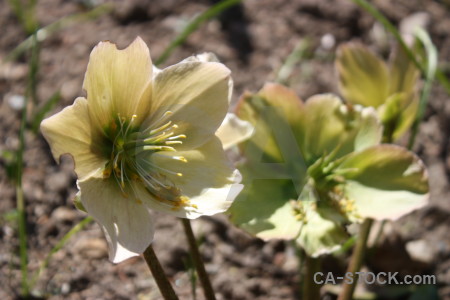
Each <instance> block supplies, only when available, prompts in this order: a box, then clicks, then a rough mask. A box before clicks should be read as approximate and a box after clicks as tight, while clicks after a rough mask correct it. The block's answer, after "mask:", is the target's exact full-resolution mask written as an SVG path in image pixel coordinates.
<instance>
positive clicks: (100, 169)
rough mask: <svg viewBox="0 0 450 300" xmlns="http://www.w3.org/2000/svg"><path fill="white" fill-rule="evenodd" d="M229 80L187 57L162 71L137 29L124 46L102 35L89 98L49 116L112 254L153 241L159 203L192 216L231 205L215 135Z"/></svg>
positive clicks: (48, 124)
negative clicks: (115, 43)
mask: <svg viewBox="0 0 450 300" xmlns="http://www.w3.org/2000/svg"><path fill="white" fill-rule="evenodd" d="M230 87H231V79H230V70H229V69H228V68H226V67H225V66H224V65H223V64H220V63H217V62H206V61H200V60H198V59H187V60H185V61H182V62H181V63H178V64H176V65H173V66H170V67H167V68H165V69H163V70H158V69H156V68H154V67H153V66H152V62H151V58H150V53H149V50H148V47H147V45H146V44H145V43H144V42H143V41H142V39H140V38H139V37H138V38H137V39H136V40H135V41H134V42H133V43H132V44H131V45H129V46H128V47H127V48H126V49H124V50H118V49H117V48H116V46H115V45H114V44H112V43H110V42H100V43H99V44H98V45H97V46H96V47H95V48H94V50H93V51H92V53H91V55H90V60H89V64H88V67H87V71H86V75H85V79H84V83H83V88H84V90H85V91H86V93H87V97H86V98H83V97H80V98H77V99H76V100H75V102H74V103H73V105H71V106H69V107H66V108H65V109H64V110H62V111H61V112H59V113H58V114H56V115H54V116H52V117H50V118H48V119H45V120H44V121H43V122H42V124H41V130H42V133H43V135H44V137H45V138H46V140H47V141H48V143H49V144H50V147H51V150H52V153H53V156H54V157H55V159H58V158H59V157H60V156H61V155H62V154H66V153H68V154H70V155H72V157H73V159H74V161H75V172H76V173H77V176H78V181H77V186H78V188H79V199H80V201H81V205H82V207H84V209H85V210H86V212H87V213H88V214H90V215H92V216H93V217H94V219H95V220H96V221H97V222H98V223H99V224H100V225H101V226H102V228H103V230H104V232H105V235H106V237H107V240H108V243H109V245H110V247H109V248H110V259H111V260H112V261H113V262H120V261H122V260H124V259H127V258H129V257H131V256H135V255H138V254H140V253H142V252H144V250H145V249H146V248H147V247H148V245H149V244H150V243H151V242H152V239H153V233H154V222H153V218H152V215H151V211H152V210H155V211H159V212H164V213H168V214H171V215H174V216H177V217H181V218H189V219H193V218H197V217H199V216H201V215H212V214H216V213H220V212H223V211H225V210H227V209H228V207H229V206H230V205H231V203H232V201H233V200H234V198H235V197H236V195H237V194H238V193H239V192H240V190H241V189H242V185H240V184H239V182H240V180H241V176H240V173H239V171H237V170H236V169H235V168H234V167H233V166H231V164H230V163H229V161H228V159H227V158H226V155H225V152H224V150H223V147H222V144H221V142H220V140H219V138H218V137H217V136H215V132H216V131H217V129H218V127H219V125H220V124H221V123H222V122H223V120H224V118H225V115H226V113H227V110H228V106H229V98H230V93H231V89H230Z"/></svg>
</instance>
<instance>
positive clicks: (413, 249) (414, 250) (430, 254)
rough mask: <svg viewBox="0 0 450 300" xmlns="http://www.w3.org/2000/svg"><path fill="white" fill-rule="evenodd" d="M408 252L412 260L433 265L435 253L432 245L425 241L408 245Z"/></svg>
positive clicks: (412, 242) (416, 241) (417, 241)
mask: <svg viewBox="0 0 450 300" xmlns="http://www.w3.org/2000/svg"><path fill="white" fill-rule="evenodd" d="M406 251H408V254H409V256H411V258H412V259H414V260H416V261H419V262H423V263H427V264H429V263H431V262H432V261H433V258H434V251H433V249H432V247H431V246H430V244H429V243H428V242H427V241H425V240H415V241H411V242H408V243H407V244H406Z"/></svg>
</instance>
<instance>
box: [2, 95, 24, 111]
mask: <svg viewBox="0 0 450 300" xmlns="http://www.w3.org/2000/svg"><path fill="white" fill-rule="evenodd" d="M5 98H6V101H7V102H8V104H9V106H10V107H11V108H12V109H13V110H15V111H20V110H22V109H23V107H24V105H25V97H24V96H23V95H16V94H6V95H5Z"/></svg>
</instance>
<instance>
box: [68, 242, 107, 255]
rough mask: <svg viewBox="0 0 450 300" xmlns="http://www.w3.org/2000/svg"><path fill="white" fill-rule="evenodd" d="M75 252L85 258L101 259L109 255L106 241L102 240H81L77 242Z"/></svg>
mask: <svg viewBox="0 0 450 300" xmlns="http://www.w3.org/2000/svg"><path fill="white" fill-rule="evenodd" d="M73 252H75V253H78V254H80V255H81V256H83V257H85V258H93V259H99V258H104V257H106V256H107V255H108V246H107V245H106V241H105V240H104V239H100V238H80V239H79V240H77V241H76V243H75V245H74V247H73Z"/></svg>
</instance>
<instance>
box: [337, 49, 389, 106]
mask: <svg viewBox="0 0 450 300" xmlns="http://www.w3.org/2000/svg"><path fill="white" fill-rule="evenodd" d="M336 68H337V71H338V75H339V88H340V91H341V93H342V95H343V96H344V98H345V99H346V100H347V101H348V102H350V103H353V104H361V105H364V106H373V107H378V106H380V105H381V104H383V103H384V101H385V100H386V98H387V97H388V95H389V87H390V83H389V72H388V68H387V66H386V64H385V63H384V62H383V61H382V60H381V59H380V58H378V57H377V56H376V55H375V54H373V53H372V52H370V51H369V50H368V49H367V48H366V47H364V46H362V45H360V44H357V43H347V44H345V45H343V46H340V47H339V49H338V53H337V60H336Z"/></svg>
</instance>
